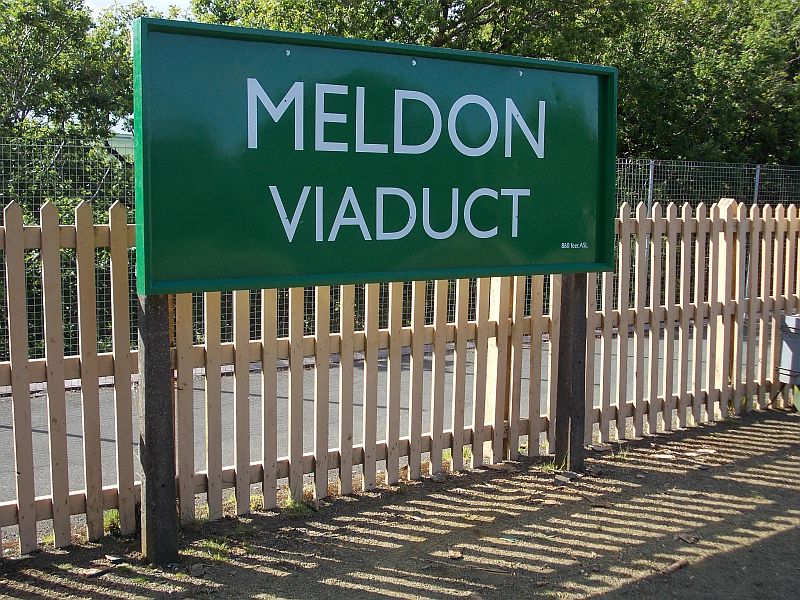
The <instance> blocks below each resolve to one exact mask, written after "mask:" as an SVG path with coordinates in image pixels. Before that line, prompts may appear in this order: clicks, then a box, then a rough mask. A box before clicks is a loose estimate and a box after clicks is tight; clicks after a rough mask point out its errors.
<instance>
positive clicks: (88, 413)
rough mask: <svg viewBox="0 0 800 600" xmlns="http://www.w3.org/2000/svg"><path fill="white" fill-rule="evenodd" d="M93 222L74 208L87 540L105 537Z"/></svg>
mask: <svg viewBox="0 0 800 600" xmlns="http://www.w3.org/2000/svg"><path fill="white" fill-rule="evenodd" d="M92 219H93V216H92V206H91V204H89V203H88V202H81V203H80V204H79V205H78V207H77V208H76V209H75V228H76V232H77V242H76V246H77V247H76V250H75V257H76V262H77V278H78V335H79V339H80V356H81V407H82V421H83V460H84V484H85V487H86V531H87V537H88V539H89V540H90V541H95V540H98V539H100V538H101V537H103V497H102V494H103V473H102V460H101V457H100V385H99V379H98V368H97V308H96V298H97V296H96V290H95V247H94V227H93V225H92Z"/></svg>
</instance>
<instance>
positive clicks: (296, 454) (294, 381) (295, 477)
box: [288, 287, 305, 502]
mask: <svg viewBox="0 0 800 600" xmlns="http://www.w3.org/2000/svg"><path fill="white" fill-rule="evenodd" d="M304 301H305V290H304V289H303V288H301V287H293V288H289V419H288V426H289V432H288V434H289V436H288V438H289V495H290V496H291V498H292V500H294V501H296V502H301V501H302V500H303V427H304V424H303V327H304V318H303V316H304V315H303V309H304Z"/></svg>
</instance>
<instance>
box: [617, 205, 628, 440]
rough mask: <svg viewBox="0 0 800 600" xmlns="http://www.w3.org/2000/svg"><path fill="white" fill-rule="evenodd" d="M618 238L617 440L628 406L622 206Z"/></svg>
mask: <svg viewBox="0 0 800 600" xmlns="http://www.w3.org/2000/svg"><path fill="white" fill-rule="evenodd" d="M619 218H620V226H619V239H618V240H617V254H618V258H617V261H618V264H619V287H618V288H617V310H618V311H619V315H620V317H619V325H618V327H617V439H624V438H625V437H626V436H625V425H626V412H627V410H626V409H627V404H628V400H627V397H628V327H629V323H630V322H629V320H628V314H629V313H628V308H629V306H630V281H631V279H630V278H631V218H630V207H629V206H628V204H627V203H623V204H622V206H620V208H619Z"/></svg>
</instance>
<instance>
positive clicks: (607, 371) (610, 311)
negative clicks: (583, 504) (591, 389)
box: [600, 271, 614, 443]
mask: <svg viewBox="0 0 800 600" xmlns="http://www.w3.org/2000/svg"><path fill="white" fill-rule="evenodd" d="M613 291H614V272H613V271H606V272H605V273H603V305H602V313H601V319H602V334H601V335H602V343H601V346H600V347H601V350H600V365H601V371H600V441H601V442H603V443H605V442H608V441H609V440H610V439H611V363H612V361H611V356H612V351H613V343H614V338H613V329H612V327H613V324H614V316H613V315H614V306H613Z"/></svg>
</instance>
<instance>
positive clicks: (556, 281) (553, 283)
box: [547, 275, 561, 452]
mask: <svg viewBox="0 0 800 600" xmlns="http://www.w3.org/2000/svg"><path fill="white" fill-rule="evenodd" d="M560 331H561V275H551V276H550V332H549V334H550V361H549V365H548V366H549V369H548V373H547V380H548V381H547V383H548V386H547V388H548V389H547V392H548V394H547V407H548V412H547V414H548V416H555V414H556V401H557V398H558V390H557V388H558V385H557V382H558V344H559V339H560ZM555 435H556V420H555V419H554V418H552V419H550V426H549V427H548V431H547V444H548V451H549V452H552V451H553V448H554V440H555Z"/></svg>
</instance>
